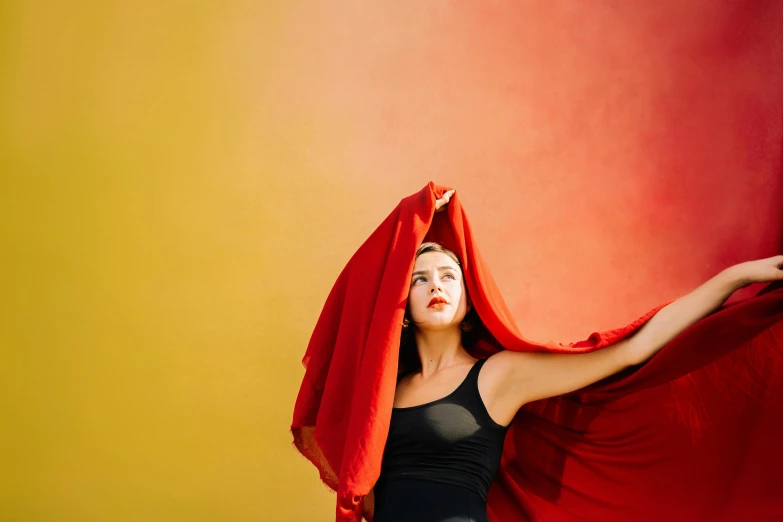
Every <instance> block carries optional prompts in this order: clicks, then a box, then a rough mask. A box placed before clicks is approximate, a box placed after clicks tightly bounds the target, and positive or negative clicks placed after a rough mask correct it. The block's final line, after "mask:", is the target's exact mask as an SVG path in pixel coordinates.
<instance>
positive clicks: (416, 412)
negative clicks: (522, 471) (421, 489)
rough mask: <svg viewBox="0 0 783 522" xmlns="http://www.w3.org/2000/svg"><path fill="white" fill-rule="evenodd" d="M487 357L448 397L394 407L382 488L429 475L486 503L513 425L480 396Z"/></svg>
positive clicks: (383, 460)
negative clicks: (503, 421) (502, 420)
mask: <svg viewBox="0 0 783 522" xmlns="http://www.w3.org/2000/svg"><path fill="white" fill-rule="evenodd" d="M485 361H486V359H480V360H478V361H476V363H475V364H474V365H473V367H472V368H471V369H470V371H469V372H468V375H467V377H465V380H464V381H462V383H461V384H460V385H459V387H457V389H456V390H454V391H453V392H452V393H450V394H449V395H447V396H446V397H442V398H440V399H437V400H434V401H431V402H428V403H425V404H420V405H418V406H411V407H408V408H393V409H392V416H391V424H390V426H389V436H388V438H387V440H386V447H385V449H384V453H383V459H382V461H381V474H380V477H379V478H378V484H379V485H380V486H381V487H383V485H384V483H385V481H388V480H400V479H418V480H429V481H432V482H440V483H445V484H452V485H455V486H462V487H465V488H468V489H470V490H472V491H475V492H476V493H478V494H479V495H480V496H481V498H482V500H484V502H486V500H487V491H488V490H489V486H490V485H491V484H492V480H493V479H494V478H495V474H496V473H497V470H498V467H499V466H500V455H501V453H502V451H503V440H504V439H505V436H506V432H507V431H508V426H502V425H500V424H498V423H497V422H495V421H494V420H492V417H490V416H489V413H488V412H487V408H486V406H485V405H484V401H482V400H481V396H480V395H479V391H478V375H479V371H480V370H481V367H482V366H483V364H484V362H485Z"/></svg>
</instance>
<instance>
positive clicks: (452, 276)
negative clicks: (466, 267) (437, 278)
mask: <svg viewBox="0 0 783 522" xmlns="http://www.w3.org/2000/svg"><path fill="white" fill-rule="evenodd" d="M443 277H450V278H452V279H456V277H454V274H449V273H446V274H443Z"/></svg>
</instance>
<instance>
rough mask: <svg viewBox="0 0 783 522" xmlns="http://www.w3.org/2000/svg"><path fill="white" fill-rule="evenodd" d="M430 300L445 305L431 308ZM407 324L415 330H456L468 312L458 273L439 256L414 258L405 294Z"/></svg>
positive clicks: (425, 255)
mask: <svg viewBox="0 0 783 522" xmlns="http://www.w3.org/2000/svg"><path fill="white" fill-rule="evenodd" d="M433 299H435V300H440V301H445V302H441V303H438V304H431V303H432V301H433ZM408 310H409V312H410V317H411V321H412V322H413V323H414V324H415V325H416V327H417V328H418V329H419V330H445V329H448V328H454V327H459V324H460V322H462V320H463V319H464V318H465V314H466V313H467V311H468V304H467V296H466V293H465V286H464V282H463V279H462V271H461V270H460V269H459V266H458V265H457V263H456V262H455V261H454V260H453V259H452V258H451V257H449V256H448V255H446V254H444V253H442V252H427V253H426V254H421V255H420V256H419V257H418V258H416V263H415V264H414V265H413V275H412V276H411V286H410V292H409V294H408Z"/></svg>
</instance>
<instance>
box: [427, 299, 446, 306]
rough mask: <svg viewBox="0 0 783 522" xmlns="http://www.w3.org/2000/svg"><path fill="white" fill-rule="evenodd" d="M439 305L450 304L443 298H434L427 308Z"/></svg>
mask: <svg viewBox="0 0 783 522" xmlns="http://www.w3.org/2000/svg"><path fill="white" fill-rule="evenodd" d="M438 303H446V304H448V303H449V302H448V301H446V300H445V299H443V298H442V297H433V298H432V300H431V301H430V304H428V305H427V308H429V307H430V306H432V305H434V304H438Z"/></svg>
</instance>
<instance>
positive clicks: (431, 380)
mask: <svg viewBox="0 0 783 522" xmlns="http://www.w3.org/2000/svg"><path fill="white" fill-rule="evenodd" d="M452 194H453V191H450V192H447V193H446V194H445V195H444V197H443V198H441V199H439V200H438V201H437V203H436V211H441V210H443V207H444V206H445V205H446V204H447V203H448V201H449V199H450V197H451V195H452ZM781 266H783V256H775V257H771V258H768V259H762V260H759V261H752V262H748V263H742V264H740V265H736V266H734V267H731V268H729V269H727V270H725V271H724V272H722V273H721V274H719V275H718V276H716V277H715V278H713V279H711V280H709V281H708V282H707V283H705V284H704V285H702V286H700V287H699V288H697V289H696V290H695V291H693V292H692V293H690V294H689V295H687V296H685V297H683V298H682V299H680V300H678V301H676V302H674V303H671V304H670V305H668V306H667V307H666V308H663V309H662V310H661V311H659V312H658V313H657V314H656V315H655V316H654V317H653V318H652V319H651V320H650V321H649V322H648V323H647V324H646V325H645V326H644V327H642V328H641V329H640V330H639V331H638V332H637V333H636V335H634V336H633V337H631V338H629V339H627V340H625V341H622V342H618V343H616V344H614V345H612V346H610V347H607V348H605V349H603V350H598V351H594V352H591V353H586V354H576V355H574V354H550V353H540V352H539V353H532V352H512V351H501V352H498V353H496V354H494V355H492V356H490V357H488V358H485V359H477V358H475V357H473V356H472V355H471V354H470V353H469V352H468V351H467V350H466V347H465V346H464V343H463V337H464V336H465V330H466V326H468V325H469V326H468V328H469V329H471V330H472V329H474V328H477V327H478V325H477V324H475V321H476V316H474V318H473V321H472V322H471V323H467V324H466V316H467V315H468V314H469V313H470V312H471V304H470V300H469V297H468V295H467V293H466V290H465V282H464V279H463V273H462V270H461V269H460V262H459V259H458V258H457V256H456V254H454V253H453V252H451V251H450V250H448V249H445V248H443V247H441V246H440V245H438V244H436V243H424V244H422V245H421V247H420V248H419V249H418V250H417V252H416V260H415V263H414V269H413V273H412V275H411V280H410V293H409V297H408V301H407V313H406V318H405V322H404V329H405V333H404V339H403V342H402V347H401V350H402V351H401V361H400V366H401V367H405V366H406V363H407V364H408V365H409V367H410V366H413V367H415V369H414V370H412V371H410V372H406V373H405V374H403V375H401V378H400V379H399V381H398V383H397V387H396V392H395V397H394V409H393V413H392V419H391V426H390V431H389V438H388V441H387V445H386V449H385V452H384V459H383V464H382V472H381V476H380V479H379V481H378V484H377V485H376V486H375V488H374V492H373V493H374V497H375V498H374V506H375V516H374V521H375V522H391V521H409V522H417V521H422V522H425V521H427V522H441V521H442V522H446V521H450V522H456V521H464V522H486V521H487V520H488V517H487V510H486V500H487V491H488V489H489V486H490V484H491V482H492V480H493V478H494V476H495V473H496V472H497V469H498V466H499V464H500V456H501V453H502V446H503V440H504V438H505V434H506V431H507V429H508V425H509V424H510V423H511V420H512V419H513V418H514V416H515V415H516V413H517V411H518V410H519V408H520V407H521V406H522V405H524V404H526V403H528V402H532V401H535V400H539V399H543V398H547V397H551V396H555V395H560V394H563V393H567V392H571V391H574V390H578V389H580V388H583V387H585V386H587V385H589V384H592V383H594V382H596V381H599V380H601V379H603V378H605V377H607V376H609V375H612V374H614V373H616V372H618V371H620V370H622V369H624V368H627V367H629V366H632V365H636V364H640V363H642V362H644V361H646V360H647V359H649V358H650V357H651V356H652V355H653V354H655V353H656V352H657V351H658V350H660V349H661V348H662V347H663V346H664V345H665V344H666V343H667V342H668V341H669V340H671V339H672V338H673V337H675V336H676V335H677V334H679V333H680V332H681V331H682V330H684V329H685V328H687V327H688V326H689V325H691V324H692V323H693V322H695V321H697V320H698V319H700V318H702V317H704V316H706V315H707V314H709V313H710V312H711V311H713V310H714V309H716V308H717V307H719V306H720V305H721V304H722V303H723V302H724V301H725V300H726V299H727V298H728V297H729V296H730V295H731V293H732V292H733V291H735V290H736V289H738V288H741V287H743V286H746V285H747V284H750V283H752V282H766V281H773V280H779V279H783V270H781V269H780V268H781ZM405 338H407V339H405ZM406 340H413V343H406V342H405V341H406ZM411 348H414V350H415V352H413V353H411V351H410V349H411ZM406 349H407V350H408V352H407V353H406ZM411 355H413V357H411ZM406 358H408V360H407V361H406Z"/></svg>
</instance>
